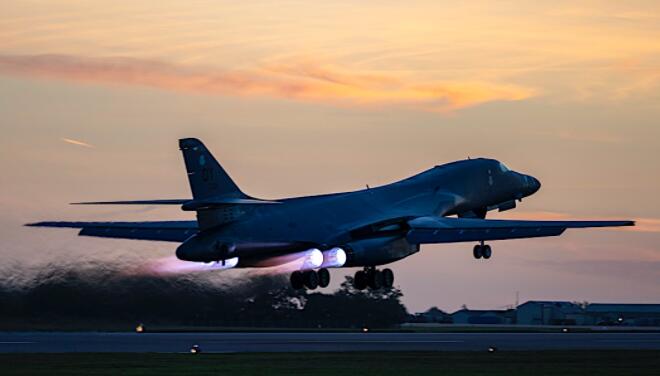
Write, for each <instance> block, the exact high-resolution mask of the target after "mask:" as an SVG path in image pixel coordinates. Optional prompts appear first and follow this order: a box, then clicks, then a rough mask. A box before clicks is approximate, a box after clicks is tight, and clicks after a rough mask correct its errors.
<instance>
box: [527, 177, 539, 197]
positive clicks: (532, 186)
mask: <svg viewBox="0 0 660 376" xmlns="http://www.w3.org/2000/svg"><path fill="white" fill-rule="evenodd" d="M529 180H530V183H529V190H530V193H529V194H532V193H536V191H538V190H539V189H541V182H540V181H539V179H537V178H535V177H533V176H530V177H529Z"/></svg>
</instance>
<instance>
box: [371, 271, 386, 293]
mask: <svg viewBox="0 0 660 376" xmlns="http://www.w3.org/2000/svg"><path fill="white" fill-rule="evenodd" d="M367 280H368V281H367V282H368V284H369V287H371V288H372V289H373V290H378V289H379V288H381V287H383V273H382V272H381V271H380V270H373V271H371V272H369V277H368V278H367Z"/></svg>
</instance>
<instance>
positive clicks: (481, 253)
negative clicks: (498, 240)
mask: <svg viewBox="0 0 660 376" xmlns="http://www.w3.org/2000/svg"><path fill="white" fill-rule="evenodd" d="M472 255H473V256H474V258H475V259H480V258H483V259H485V260H488V259H489V258H490V256H492V255H493V250H492V249H491V248H490V246H489V245H488V244H484V242H483V241H482V242H481V243H479V244H477V245H475V246H474V249H472Z"/></svg>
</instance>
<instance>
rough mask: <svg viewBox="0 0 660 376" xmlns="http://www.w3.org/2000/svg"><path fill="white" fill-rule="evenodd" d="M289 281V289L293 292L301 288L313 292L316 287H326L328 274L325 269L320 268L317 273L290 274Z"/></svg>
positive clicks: (328, 280) (298, 272)
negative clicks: (291, 288)
mask: <svg viewBox="0 0 660 376" xmlns="http://www.w3.org/2000/svg"><path fill="white" fill-rule="evenodd" d="M290 281H291V287H293V289H294V290H300V289H303V288H307V289H309V290H315V289H316V288H317V287H328V285H329V284H330V272H329V271H328V269H326V268H321V269H319V270H318V271H314V270H306V271H295V272H293V273H291V278H290Z"/></svg>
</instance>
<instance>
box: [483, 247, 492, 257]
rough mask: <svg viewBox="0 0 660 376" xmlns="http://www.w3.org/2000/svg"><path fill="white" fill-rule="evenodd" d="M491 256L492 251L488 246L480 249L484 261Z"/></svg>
mask: <svg viewBox="0 0 660 376" xmlns="http://www.w3.org/2000/svg"><path fill="white" fill-rule="evenodd" d="M492 255H493V250H492V249H491V248H490V246H489V245H484V246H483V247H481V257H483V258H484V260H488V259H489V258H490V256H492Z"/></svg>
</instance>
